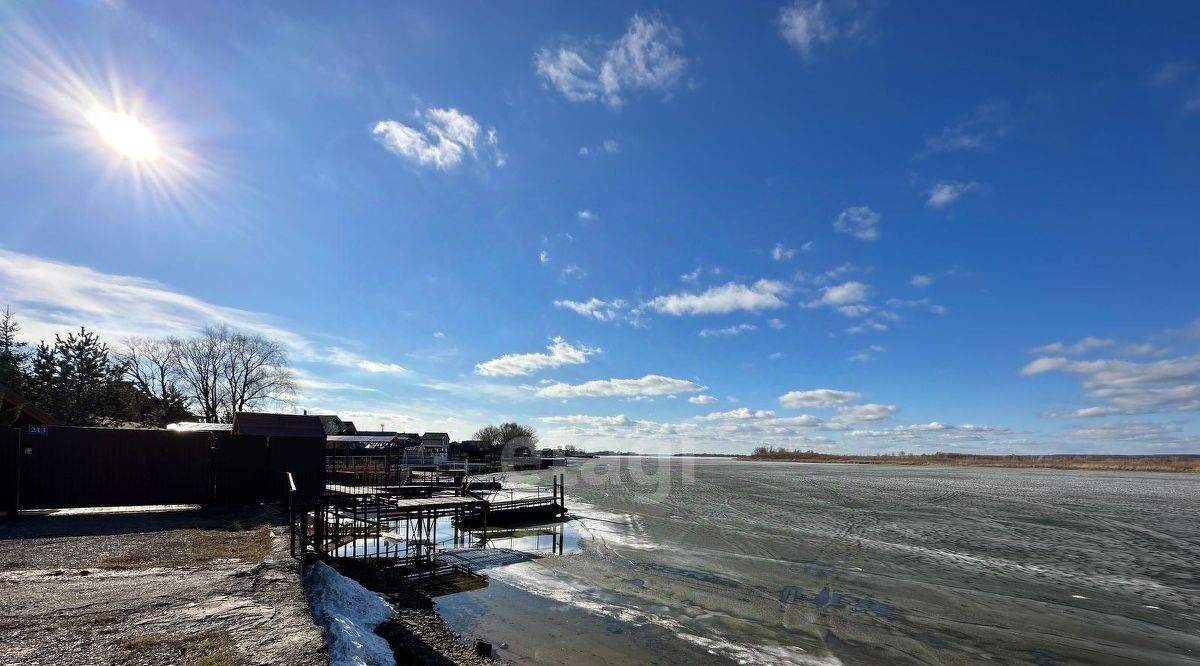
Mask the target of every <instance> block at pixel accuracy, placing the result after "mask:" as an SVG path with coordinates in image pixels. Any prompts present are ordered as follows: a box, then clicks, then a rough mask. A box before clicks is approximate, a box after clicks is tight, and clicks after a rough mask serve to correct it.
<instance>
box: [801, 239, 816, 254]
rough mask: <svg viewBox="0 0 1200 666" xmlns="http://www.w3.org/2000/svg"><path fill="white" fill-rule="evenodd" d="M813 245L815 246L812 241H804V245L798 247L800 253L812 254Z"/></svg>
mask: <svg viewBox="0 0 1200 666" xmlns="http://www.w3.org/2000/svg"><path fill="white" fill-rule="evenodd" d="M815 245H816V243H814V242H813V241H805V242H804V244H803V245H801V246H800V251H801V252H812V249H813V246H815Z"/></svg>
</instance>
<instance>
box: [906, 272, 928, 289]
mask: <svg viewBox="0 0 1200 666" xmlns="http://www.w3.org/2000/svg"><path fill="white" fill-rule="evenodd" d="M908 283H909V284H910V285H912V286H914V287H928V286H929V285H931V284H933V276H932V275H930V274H928V273H923V274H921V275H914V276H912V279H911V280H909V281H908Z"/></svg>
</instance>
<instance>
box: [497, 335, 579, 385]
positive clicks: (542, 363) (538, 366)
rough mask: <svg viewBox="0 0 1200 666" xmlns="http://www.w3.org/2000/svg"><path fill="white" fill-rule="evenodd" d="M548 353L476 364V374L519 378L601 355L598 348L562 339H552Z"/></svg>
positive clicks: (505, 356)
mask: <svg viewBox="0 0 1200 666" xmlns="http://www.w3.org/2000/svg"><path fill="white" fill-rule="evenodd" d="M546 350H547V352H548V353H544V354H543V353H536V354H505V355H504V356H501V357H500V358H496V359H492V360H490V361H486V362H484V363H479V364H476V366H475V373H476V374H479V375H483V376H485V377H517V376H523V375H531V374H533V373H535V372H538V371H539V370H545V369H547V368H557V367H560V366H564V365H580V364H582V363H587V358H588V357H589V356H591V355H593V354H599V353H600V349H599V348H598V347H588V346H586V345H579V346H575V345H572V344H571V343H569V342H567V341H566V340H564V339H562V338H552V339H551V340H550V344H549V345H547V346H546Z"/></svg>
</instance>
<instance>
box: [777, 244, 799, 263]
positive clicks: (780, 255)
mask: <svg viewBox="0 0 1200 666" xmlns="http://www.w3.org/2000/svg"><path fill="white" fill-rule="evenodd" d="M795 256H796V250H795V249H794V248H790V247H784V246H783V243H776V244H775V247H773V248H771V258H772V259H774V260H775V261H787V260H790V259H791V258H792V257H795Z"/></svg>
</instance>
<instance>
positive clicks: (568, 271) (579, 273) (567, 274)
mask: <svg viewBox="0 0 1200 666" xmlns="http://www.w3.org/2000/svg"><path fill="white" fill-rule="evenodd" d="M585 277H587V271H585V270H583V269H582V268H580V267H579V266H576V265H575V264H567V267H566V268H564V269H562V271H561V272H560V273H559V275H558V279H559V280H561V281H563V282H566V281H567V279H568V278H570V279H572V280H582V279H583V278H585Z"/></svg>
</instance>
